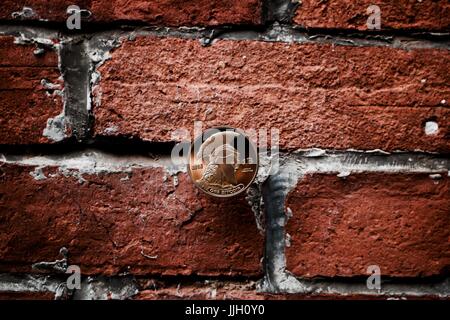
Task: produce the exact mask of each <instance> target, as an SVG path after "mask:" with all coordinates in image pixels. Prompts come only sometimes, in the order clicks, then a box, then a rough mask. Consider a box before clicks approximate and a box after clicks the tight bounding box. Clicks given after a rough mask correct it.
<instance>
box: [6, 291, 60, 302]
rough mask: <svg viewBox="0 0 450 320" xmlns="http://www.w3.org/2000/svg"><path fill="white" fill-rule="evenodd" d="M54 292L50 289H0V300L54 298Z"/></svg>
mask: <svg viewBox="0 0 450 320" xmlns="http://www.w3.org/2000/svg"><path fill="white" fill-rule="evenodd" d="M54 298H55V293H54V292H50V291H42V292H39V291H37V292H32V291H0V300H54Z"/></svg>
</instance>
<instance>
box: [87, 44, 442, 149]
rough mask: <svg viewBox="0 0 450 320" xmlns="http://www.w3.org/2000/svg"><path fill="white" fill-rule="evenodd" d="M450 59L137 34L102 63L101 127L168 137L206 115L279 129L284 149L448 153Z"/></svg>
mask: <svg viewBox="0 0 450 320" xmlns="http://www.w3.org/2000/svg"><path fill="white" fill-rule="evenodd" d="M449 67H450V54H449V51H447V50H437V49H421V50H412V51H406V50H400V49H394V48H386V47H353V46H331V45H325V44H322V45H319V44H299V43H293V44H286V43H269V42H259V41H228V40H222V41H218V42H217V43H215V44H214V45H212V46H210V47H202V46H201V45H200V43H199V41H197V40H185V39H173V38H154V37H145V38H138V39H137V40H136V41H125V42H124V43H123V45H122V46H121V47H120V48H119V49H117V50H115V51H114V52H113V53H112V59H111V60H110V61H108V62H106V63H105V64H104V65H103V66H102V67H101V68H100V72H101V76H102V80H101V82H100V85H99V86H98V87H97V89H96V90H95V95H96V100H100V101H101V102H100V105H97V106H96V107H95V117H96V123H95V132H96V134H97V135H112V136H113V135H126V136H135V137H139V138H142V139H145V140H150V141H170V140H176V139H171V134H172V133H173V132H175V131H176V130H179V129H180V128H186V129H188V130H190V131H191V132H192V129H193V122H194V120H203V121H204V127H205V128H207V127H211V126H215V125H229V126H233V127H237V128H243V129H248V128H254V129H258V128H262V127H264V128H278V129H280V131H281V141H280V145H281V147H282V148H284V149H296V148H308V147H323V148H335V149H347V148H356V149H384V150H416V149H420V150H426V151H445V152H448V151H449V150H450V140H449V139H448V134H449V130H450V128H449V123H450V121H449V117H450V109H449V108H448V101H449V93H450V90H449V88H448V83H449V81H450V76H449V73H448V72H447V70H448V69H449ZM428 120H435V121H436V122H437V123H438V125H439V131H438V132H437V134H434V135H426V134H425V132H424V124H425V122H427V121H428Z"/></svg>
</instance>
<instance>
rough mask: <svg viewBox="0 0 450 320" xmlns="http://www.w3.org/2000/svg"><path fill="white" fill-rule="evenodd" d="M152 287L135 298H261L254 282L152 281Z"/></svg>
mask: <svg viewBox="0 0 450 320" xmlns="http://www.w3.org/2000/svg"><path fill="white" fill-rule="evenodd" d="M151 287H152V289H147V290H142V291H140V292H139V293H138V294H137V295H135V296H134V297H133V299H135V300H187V299H192V300H263V299H264V298H265V294H263V293H257V292H256V289H255V285H254V284H248V283H220V284H217V283H214V282H212V283H211V284H205V283H190V284H186V285H180V286H179V285H176V286H173V285H172V286H167V285H159V284H154V283H152V286H151Z"/></svg>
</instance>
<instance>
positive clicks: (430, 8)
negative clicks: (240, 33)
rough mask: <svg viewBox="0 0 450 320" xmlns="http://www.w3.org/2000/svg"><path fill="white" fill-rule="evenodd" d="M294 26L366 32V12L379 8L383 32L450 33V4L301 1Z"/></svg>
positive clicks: (405, 0) (439, 1)
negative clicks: (369, 8) (391, 30)
mask: <svg viewBox="0 0 450 320" xmlns="http://www.w3.org/2000/svg"><path fill="white" fill-rule="evenodd" d="M301 2H302V4H301V5H300V6H299V7H298V9H297V12H296V15H295V17H294V23H296V24H298V25H301V26H304V27H308V28H330V29H357V30H367V26H366V23H367V19H368V17H369V15H368V14H367V8H368V7H369V6H370V5H378V6H379V7H380V10H381V29H382V30H388V29H403V30H412V29H415V30H433V31H438V30H439V31H448V30H450V3H449V2H448V1H447V0H437V1H409V0H382V1H372V0H356V1H355V0H337V1H315V0H302V1H301Z"/></svg>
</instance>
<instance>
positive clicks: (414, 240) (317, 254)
mask: <svg viewBox="0 0 450 320" xmlns="http://www.w3.org/2000/svg"><path fill="white" fill-rule="evenodd" d="M449 186H450V179H449V178H448V177H447V175H446V173H444V174H443V175H442V178H441V179H440V180H433V179H431V178H430V177H429V176H428V175H427V174H382V173H379V174H378V173H377V174H375V173H366V174H352V175H350V176H348V177H347V178H346V179H342V178H338V177H336V176H335V175H331V174H330V175H327V174H315V175H312V176H306V177H305V178H304V179H303V180H302V181H300V182H299V183H298V184H297V186H296V188H295V190H293V191H292V192H291V193H290V195H289V197H288V200H287V203H286V207H288V208H290V209H291V210H292V212H293V217H292V218H290V220H289V221H288V224H287V228H286V232H287V233H288V234H289V235H290V237H291V238H290V243H291V244H290V246H288V247H287V248H286V260H287V269H288V270H290V271H291V272H293V273H294V274H295V275H297V276H302V277H315V276H329V277H334V276H359V275H365V276H367V274H366V270H367V267H368V266H369V265H378V266H380V268H381V273H382V275H384V276H392V277H417V276H432V275H443V274H448V271H449V267H450V242H449V239H450V211H449V208H450V191H449Z"/></svg>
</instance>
